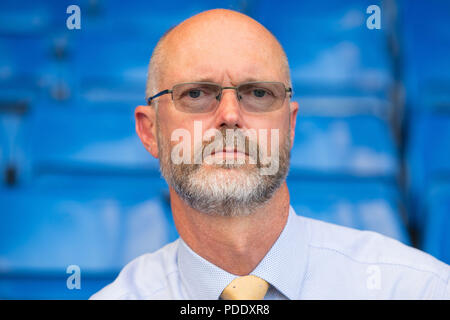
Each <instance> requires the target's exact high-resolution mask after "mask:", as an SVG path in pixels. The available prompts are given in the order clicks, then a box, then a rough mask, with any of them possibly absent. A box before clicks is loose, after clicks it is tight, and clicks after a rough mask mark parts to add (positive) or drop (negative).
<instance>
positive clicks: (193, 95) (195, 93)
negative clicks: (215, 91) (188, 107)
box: [188, 90, 201, 98]
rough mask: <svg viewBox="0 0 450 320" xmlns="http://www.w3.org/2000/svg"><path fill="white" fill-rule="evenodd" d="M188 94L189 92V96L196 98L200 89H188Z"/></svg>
mask: <svg viewBox="0 0 450 320" xmlns="http://www.w3.org/2000/svg"><path fill="white" fill-rule="evenodd" d="M188 94H189V97H190V98H198V97H200V94H201V91H200V90H190V91H189V93H188Z"/></svg>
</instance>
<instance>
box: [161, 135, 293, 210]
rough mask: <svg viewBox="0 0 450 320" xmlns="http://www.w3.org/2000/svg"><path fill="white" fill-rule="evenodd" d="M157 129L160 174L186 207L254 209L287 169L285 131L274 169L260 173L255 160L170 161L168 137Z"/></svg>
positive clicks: (265, 197)
mask: <svg viewBox="0 0 450 320" xmlns="http://www.w3.org/2000/svg"><path fill="white" fill-rule="evenodd" d="M157 132H158V133H157V138H158V149H159V150H158V151H159V156H160V170H161V174H162V175H163V177H164V178H165V179H166V181H167V183H168V184H169V185H170V186H171V187H172V188H173V189H174V190H175V192H176V193H177V194H178V196H180V197H181V198H182V199H183V200H184V201H185V202H186V203H187V204H188V205H189V206H190V207H192V208H193V209H195V210H197V211H200V212H202V213H205V214H208V215H210V216H224V217H231V216H234V217H237V216H248V215H250V214H252V213H254V212H255V211H256V210H257V209H258V208H260V207H261V206H263V205H264V204H265V203H267V202H268V201H269V200H270V199H271V198H272V196H273V195H274V193H275V192H276V191H277V190H278V189H279V188H280V186H281V185H282V183H283V182H284V181H285V179H286V176H287V173H288V170H289V157H290V146H291V142H290V136H289V134H288V135H287V136H286V137H285V139H284V140H285V141H284V144H282V145H281V148H280V152H279V159H276V160H275V161H279V165H278V171H277V172H276V173H275V174H273V175H261V173H260V169H261V167H262V165H261V163H260V161H259V160H258V161H257V163H256V164H248V163H245V164H214V165H206V164H204V163H202V164H184V163H181V164H174V163H173V162H172V161H171V158H170V155H171V148H170V146H169V143H168V142H167V141H168V140H167V139H162V138H161V137H160V130H159V128H157ZM288 132H289V131H288ZM258 148H259V147H258ZM258 154H259V152H258Z"/></svg>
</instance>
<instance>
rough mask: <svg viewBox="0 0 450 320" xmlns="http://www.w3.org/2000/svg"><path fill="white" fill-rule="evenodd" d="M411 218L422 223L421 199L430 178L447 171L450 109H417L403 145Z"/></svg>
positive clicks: (429, 183) (448, 166)
mask: <svg viewBox="0 0 450 320" xmlns="http://www.w3.org/2000/svg"><path fill="white" fill-rule="evenodd" d="M406 157H407V162H408V163H407V170H408V178H409V179H408V180H409V191H410V198H411V202H412V205H411V206H412V208H411V209H412V212H411V213H412V218H413V222H414V223H415V225H417V226H419V227H421V226H423V222H424V220H423V218H424V217H423V214H422V213H423V211H424V207H423V206H424V199H425V195H426V193H427V190H428V189H429V187H430V186H432V184H433V181H434V180H436V179H440V178H441V177H442V176H443V175H444V176H445V175H446V174H448V173H450V113H449V112H440V113H438V112H429V111H425V110H424V111H422V112H419V110H416V111H415V113H414V114H413V115H412V119H411V124H410V128H409V138H408V141H407V146H406Z"/></svg>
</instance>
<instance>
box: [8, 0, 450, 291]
mask: <svg viewBox="0 0 450 320" xmlns="http://www.w3.org/2000/svg"><path fill="white" fill-rule="evenodd" d="M71 4H77V5H79V7H80V9H81V30H68V29H67V27H66V19H67V17H68V16H69V14H67V13H66V9H67V7H68V6H69V5H71ZM370 5H378V6H379V7H380V8H381V19H382V22H381V29H379V30H377V29H373V30H371V29H368V28H367V26H366V20H367V18H368V17H369V16H370V14H369V13H366V9H367V7H368V6H370ZM219 7H220V8H229V9H234V10H238V11H241V12H243V13H245V14H247V15H249V16H251V17H253V18H255V19H256V20H257V21H259V22H261V23H262V24H263V25H265V26H266V27H267V28H268V29H269V30H270V31H272V32H273V33H274V35H275V36H276V37H277V38H278V39H279V40H280V42H281V44H282V45H283V46H284V48H285V50H286V52H287V55H288V58H289V63H290V67H291V72H292V81H293V87H294V100H296V101H298V102H299V104H300V110H299V114H298V120H297V127H296V137H295V144H294V147H293V150H292V154H291V170H290V173H289V176H288V186H289V188H290V192H291V202H292V206H293V207H294V208H295V210H296V212H297V214H299V215H304V216H308V217H312V218H316V219H321V220H324V221H329V222H332V223H336V224H340V225H345V226H349V227H353V228H357V229H361V230H372V231H376V232H379V233H382V234H385V235H387V236H390V237H392V238H395V239H397V240H399V241H401V242H403V243H406V244H408V245H412V246H415V247H417V248H419V249H421V250H424V251H426V252H428V253H430V254H432V255H434V256H435V257H437V258H438V259H441V260H443V261H445V262H446V263H450V233H448V232H446V231H447V229H448V228H449V227H450V58H449V57H450V27H449V25H450V22H449V21H450V2H448V1H445V0H432V1H420V0H410V1H408V0H385V1H381V0H371V1H368V0H367V1H366V0H349V1H340V0H315V1H282V2H281V1H278V2H275V1H271V0H227V1H219V0H201V1H195V2H193V1H180V0H174V1H169V2H166V1H133V2H123V1H106V0H103V1H102V0H85V1H70V2H69V1H56V0H55V1H49V0H47V1H13V0H3V1H2V2H1V3H0V173H1V175H0V177H1V184H0V299H87V298H88V297H89V296H90V295H92V294H93V293H95V292H96V291H98V290H99V289H101V288H102V287H103V286H105V285H106V284H108V283H110V282H111V281H112V280H113V279H114V278H115V277H116V276H117V274H118V272H119V271H120V269H121V268H122V267H123V266H124V265H125V264H126V263H127V262H129V261H130V260H132V259H133V258H135V257H137V256H139V255H141V254H143V253H145V252H151V251H154V250H156V249H158V248H160V247H161V246H163V245H164V244H166V243H169V242H171V241H173V240H175V239H176V238H177V237H178V235H177V231H176V229H175V227H174V224H173V220H172V216H171V212H170V203H169V201H168V199H169V198H168V190H167V185H166V183H165V181H164V180H163V179H162V178H161V176H160V173H159V165H158V162H157V161H156V160H155V159H153V158H152V157H151V155H149V154H148V153H147V152H146V151H145V149H144V147H143V146H142V144H141V142H140V141H139V139H138V137H137V135H136V134H135V130H134V116H133V111H134V108H135V106H136V105H138V104H143V103H145V81H146V76H147V64H148V61H149V59H150V55H151V52H152V49H153V47H154V46H155V44H156V42H157V41H158V39H159V37H160V36H161V35H162V34H163V33H164V32H165V31H166V30H167V29H168V28H170V27H172V26H174V25H176V24H177V23H179V22H181V21H183V20H184V19H186V18H188V17H189V16H192V15H194V14H196V13H198V12H201V11H203V10H207V9H212V8H219ZM69 265H78V266H79V267H80V269H81V289H80V290H76V289H74V290H69V289H68V288H67V287H66V279H67V277H68V276H69V275H70V274H67V273H66V268H67V267H68V266H69Z"/></svg>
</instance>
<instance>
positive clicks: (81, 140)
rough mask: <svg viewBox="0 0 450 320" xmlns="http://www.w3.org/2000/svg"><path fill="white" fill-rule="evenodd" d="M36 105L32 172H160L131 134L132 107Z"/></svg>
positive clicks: (156, 163)
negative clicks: (101, 107)
mask: <svg viewBox="0 0 450 320" xmlns="http://www.w3.org/2000/svg"><path fill="white" fill-rule="evenodd" d="M130 107H131V108H130ZM37 109H38V110H36V112H35V113H34V114H33V115H32V118H31V125H30V130H31V132H32V134H31V136H30V140H31V142H30V143H31V151H30V152H31V154H30V161H31V163H32V169H33V172H32V176H34V175H38V176H39V175H42V174H51V173H56V172H61V173H67V172H71V173H77V172H93V173H106V172H109V173H114V174H116V173H120V172H122V173H125V172H128V173H131V172H132V173H137V172H153V173H154V174H156V175H159V162H158V160H157V159H154V158H153V156H152V155H150V154H149V153H148V152H147V151H146V150H145V148H144V146H143V145H142V143H141V141H140V140H139V137H138V136H137V134H136V131H135V122H134V113H133V110H134V106H128V107H127V108H124V110H122V111H117V110H116V111H111V110H104V109H101V110H88V109H83V108H79V109H77V105H75V106H72V105H70V104H69V105H64V104H61V105H54V106H51V107H50V106H43V107H41V108H37Z"/></svg>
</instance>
